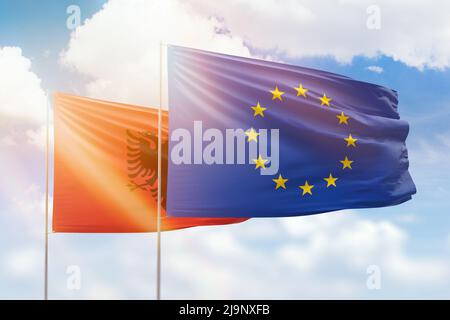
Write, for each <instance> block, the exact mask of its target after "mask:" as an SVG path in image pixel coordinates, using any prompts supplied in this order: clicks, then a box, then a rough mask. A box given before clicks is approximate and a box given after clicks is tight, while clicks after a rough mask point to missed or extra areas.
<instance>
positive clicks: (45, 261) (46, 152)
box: [44, 91, 50, 300]
mask: <svg viewBox="0 0 450 320" xmlns="http://www.w3.org/2000/svg"><path fill="white" fill-rule="evenodd" d="M49 99H50V96H49V94H48V91H47V111H46V138H45V140H46V141H45V233H44V236H45V240H44V242H45V251H44V300H48V162H49V159H48V158H49V155H48V153H49V139H50V128H49V127H50V119H49V117H50V100H49Z"/></svg>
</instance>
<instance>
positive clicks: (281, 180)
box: [272, 174, 288, 190]
mask: <svg viewBox="0 0 450 320" xmlns="http://www.w3.org/2000/svg"><path fill="white" fill-rule="evenodd" d="M272 181H273V182H275V183H276V184H277V185H276V186H275V190H277V189H278V188H280V187H281V188H283V189H286V185H285V183H286V182H287V181H288V179H284V178H283V177H282V175H281V174H280V175H279V176H278V179H272Z"/></svg>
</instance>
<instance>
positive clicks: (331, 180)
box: [323, 173, 338, 188]
mask: <svg viewBox="0 0 450 320" xmlns="http://www.w3.org/2000/svg"><path fill="white" fill-rule="evenodd" d="M337 179H338V178H335V177H333V176H332V175H331V173H330V176H329V177H328V178H324V179H323V180H325V181H326V182H327V188H328V187H329V186H335V187H336V180H337Z"/></svg>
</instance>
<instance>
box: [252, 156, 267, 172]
mask: <svg viewBox="0 0 450 320" xmlns="http://www.w3.org/2000/svg"><path fill="white" fill-rule="evenodd" d="M267 161H269V160H267V159H263V157H261V155H259V157H258V159H253V162H254V163H255V164H256V167H255V169H258V168H263V169H265V168H266V163H267Z"/></svg>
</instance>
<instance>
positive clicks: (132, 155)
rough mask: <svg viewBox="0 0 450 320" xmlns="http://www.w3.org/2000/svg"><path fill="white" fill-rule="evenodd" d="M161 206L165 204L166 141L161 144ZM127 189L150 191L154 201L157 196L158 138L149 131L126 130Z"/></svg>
mask: <svg viewBox="0 0 450 320" xmlns="http://www.w3.org/2000/svg"><path fill="white" fill-rule="evenodd" d="M161 151H162V157H161V176H162V182H161V190H162V197H161V199H162V204H163V206H164V207H165V203H166V188H167V163H168V162H167V153H168V144H167V141H162V144H161ZM127 156H128V178H129V180H130V181H129V183H128V187H129V188H130V190H131V191H135V190H144V191H148V190H150V193H151V195H152V197H153V198H154V199H155V200H156V199H157V194H158V137H157V136H156V135H155V134H153V133H151V132H149V131H132V130H127Z"/></svg>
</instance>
